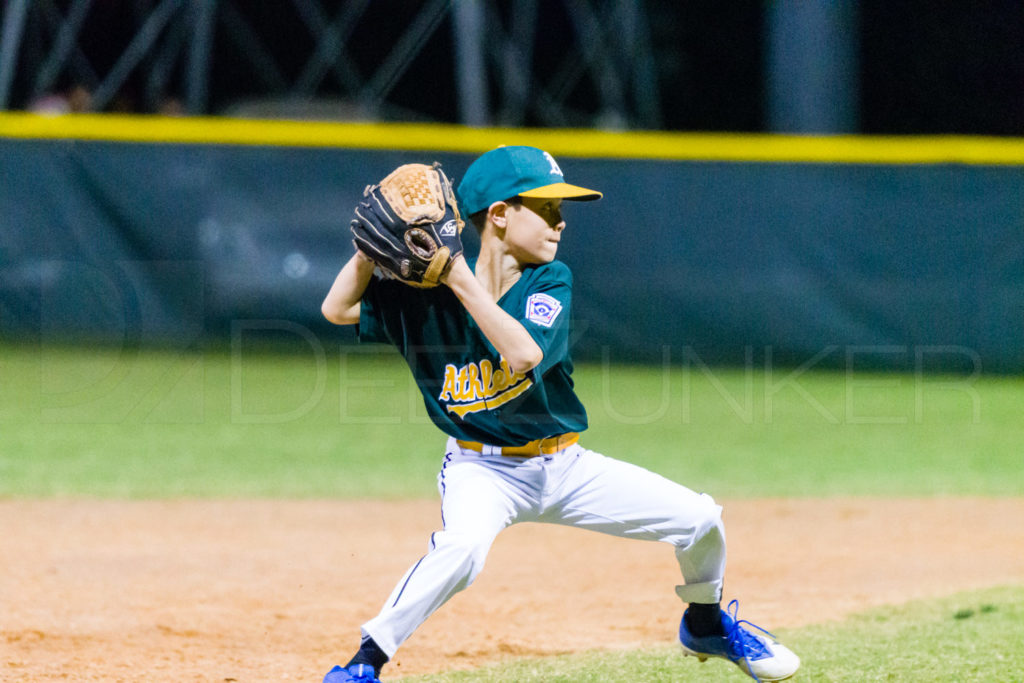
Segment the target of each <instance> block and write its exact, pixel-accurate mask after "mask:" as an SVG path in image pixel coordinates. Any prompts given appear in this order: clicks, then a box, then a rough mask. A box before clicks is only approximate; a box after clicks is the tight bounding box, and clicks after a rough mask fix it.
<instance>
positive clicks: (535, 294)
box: [518, 261, 572, 376]
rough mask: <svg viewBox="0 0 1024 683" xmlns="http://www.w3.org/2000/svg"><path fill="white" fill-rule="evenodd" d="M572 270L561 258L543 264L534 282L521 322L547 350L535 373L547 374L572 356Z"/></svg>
mask: <svg viewBox="0 0 1024 683" xmlns="http://www.w3.org/2000/svg"><path fill="white" fill-rule="evenodd" d="M571 308H572V271H570V270H569V267H568V266H566V265H565V264H564V263H561V262H560V261H554V262H552V263H550V264H547V265H546V266H544V267H543V269H542V270H541V272H539V273H538V274H537V277H536V280H535V281H534V282H532V283H531V285H530V287H529V289H528V291H527V294H526V296H525V300H524V301H523V305H522V308H521V310H520V311H519V316H518V317H519V322H520V323H522V325H523V327H525V328H526V331H527V332H529V333H530V336H531V337H533V340H534V341H535V342H537V346H539V347H540V349H541V351H542V352H543V353H544V358H543V360H541V362H540V365H538V366H537V367H536V368H535V370H534V372H535V373H536V374H537V375H539V376H543V375H544V374H545V373H547V371H548V370H550V369H551V368H553V367H554V366H556V365H558V364H559V363H561V362H562V361H563V360H565V359H566V358H568V356H569V328H570V318H571V313H572V311H571Z"/></svg>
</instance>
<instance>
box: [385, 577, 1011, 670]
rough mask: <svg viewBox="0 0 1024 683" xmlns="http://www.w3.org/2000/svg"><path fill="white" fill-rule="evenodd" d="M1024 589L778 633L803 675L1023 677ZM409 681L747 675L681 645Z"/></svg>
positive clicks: (867, 614) (529, 662) (512, 663)
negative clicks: (691, 654) (687, 654)
mask: <svg viewBox="0 0 1024 683" xmlns="http://www.w3.org/2000/svg"><path fill="white" fill-rule="evenodd" d="M1022 623H1024V589H1021V588H993V589H990V590H985V591H977V592H971V593H961V594H958V595H955V596H951V597H948V598H945V599H942V600H934V601H928V602H915V603H911V604H908V605H906V606H902V607H899V608H885V609H875V610H871V611H869V612H865V613H863V614H859V615H857V616H854V617H852V618H849V619H847V620H845V621H842V622H836V623H829V624H826V625H822V626H814V627H809V628H803V629H792V630H780V631H778V632H777V633H776V635H777V636H779V637H780V639H782V640H783V641H784V642H785V643H786V644H787V645H789V646H791V647H792V648H793V649H794V650H795V651H796V652H799V653H801V656H802V659H801V669H800V672H799V673H798V674H797V678H798V679H799V680H802V681H834V682H836V683H847V682H857V681H914V682H918V681H986V682H995V681H999V682H1000V683H1011V682H1014V681H1016V682H1018V683H1019V682H1020V681H1024V644H1022V643H1021V624H1022ZM405 680H408V681H409V682H410V683H499V682H506V681H516V683H542V682H543V683H606V682H607V681H636V682H637V683H664V682H666V681H737V682H739V681H749V680H750V679H749V678H747V677H746V676H744V675H743V674H741V673H740V672H739V670H738V669H736V668H735V667H733V666H732V665H731V664H727V663H725V662H723V661H721V660H709V661H707V662H704V663H703V664H701V663H699V662H697V660H696V659H693V658H685V659H684V658H681V657H680V653H679V650H678V649H677V648H675V647H671V646H669V647H659V648H651V649H647V650H639V651H636V650H633V651H628V652H610V653H609V652H588V653H581V654H574V655H566V656H562V657H552V658H548V659H540V660H519V661H515V660H513V661H510V662H509V663H504V664H501V665H495V666H490V667H485V668H483V669H480V670H477V671H470V672H458V673H450V674H443V675H434V676H418V677H413V678H409V679H405Z"/></svg>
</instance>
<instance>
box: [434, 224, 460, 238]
mask: <svg viewBox="0 0 1024 683" xmlns="http://www.w3.org/2000/svg"><path fill="white" fill-rule="evenodd" d="M439 233H440V235H441V237H455V236H456V235H458V234H459V226H458V223H457V222H456V221H454V220H450V221H448V222H447V223H445V224H444V225H442V226H441V229H440V230H439Z"/></svg>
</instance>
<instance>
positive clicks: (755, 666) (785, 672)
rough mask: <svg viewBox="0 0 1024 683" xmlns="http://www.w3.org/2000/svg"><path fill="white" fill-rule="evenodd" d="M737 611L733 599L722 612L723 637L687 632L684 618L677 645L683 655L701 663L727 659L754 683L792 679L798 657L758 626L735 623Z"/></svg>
mask: <svg viewBox="0 0 1024 683" xmlns="http://www.w3.org/2000/svg"><path fill="white" fill-rule="evenodd" d="M738 611H739V603H738V602H737V601H736V600H733V601H732V602H730V603H729V608H728V611H726V610H722V627H723V628H724V629H725V635H724V636H704V637H700V638H698V637H696V636H694V635H692V634H691V633H690V631H689V629H687V627H686V618H685V616H684V617H683V620H682V622H681V623H680V624H679V642H680V643H681V644H682V646H683V652H685V653H686V654H687V655H688V656H689V655H692V656H694V657H696V658H697V659H698V660H700V661H702V662H703V661H705V660H706V659H707V658H708V657H721V658H722V659H728V660H729V661H730V662H732V663H733V664H735V665H736V666H738V667H739V668H740V669H742V670H743V672H744V673H745V674H747V675H748V676H750V677H751V678H753V679H754V680H757V681H783V680H785V679H787V678H790V677H792V676H793V674H795V673H796V670H797V669H799V668H800V658H799V657H797V656H796V655H795V654H793V651H792V650H790V649H789V648H788V647H786V646H785V645H782V644H781V643H779V642H778V641H777V640H775V636H773V635H772V634H771V633H769V632H768V631H765V630H764V629H763V628H761V627H760V626H757V625H755V624H752V623H750V622H749V621H746V620H738V619H737V618H736V616H737V612H738ZM753 629H756V630H757V631H760V633H755V632H754V630H753Z"/></svg>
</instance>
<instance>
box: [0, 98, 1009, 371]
mask: <svg viewBox="0 0 1024 683" xmlns="http://www.w3.org/2000/svg"><path fill="white" fill-rule="evenodd" d="M498 144H534V145H537V146H540V147H543V148H545V149H548V150H549V151H551V152H552V153H553V154H554V155H555V156H556V157H558V158H559V160H560V162H561V164H562V168H563V169H564V170H565V172H566V175H567V177H568V179H569V180H570V182H576V183H579V184H582V185H585V186H589V187H594V188H597V189H600V190H602V191H603V192H604V193H605V198H604V199H603V200H602V201H600V202H596V203H589V204H579V205H573V206H571V207H569V208H568V210H567V211H566V218H567V220H568V222H569V227H568V231H567V232H566V235H565V239H564V240H563V246H562V249H561V252H560V258H562V259H563V260H565V261H566V262H568V263H569V264H570V265H571V267H572V268H573V271H574V273H575V275H576V285H575V311H574V314H575V320H576V329H577V332H578V334H577V341H576V343H575V351H576V355H577V357H578V358H581V359H587V358H589V359H600V358H610V359H612V360H618V361H631V360H636V361H642V362H655V363H663V362H670V363H695V364H697V363H707V364H709V365H710V364H751V363H753V364H758V365H760V364H763V363H784V364H787V365H791V366H797V367H800V366H804V367H811V366H816V367H843V368H854V369H860V368H865V369H868V368H872V369H875V368H892V369H900V370H907V369H926V370H935V369H939V370H960V371H968V372H1020V371H1022V370H1024V140H1015V139H989V138H959V137H948V138H942V137H940V138H862V137H831V138H803V137H786V136H738V135H737V136H731V135H707V136H705V135H688V134H665V133H600V132H593V131H557V130H536V131H530V130H496V129H467V128H461V127H456V126H440V125H436V126H435V125H396V124H392V125H383V124H335V123H296V122H288V123H285V122H258V121H235V120H228V119H203V118H198V119H164V118H156V117H113V116H64V117H50V118H47V117H39V116H33V115H27V114H6V115H0V337H2V338H4V339H9V340H29V341H44V342H46V341H54V342H62V343H63V342H69V341H70V342H76V343H96V344H107V345H110V344H113V345H134V344H161V345H172V346H179V347H190V346H194V345H201V344H203V343H206V342H209V341H211V340H213V341H216V340H230V339H235V340H237V339H238V337H239V335H244V334H248V335H264V336H269V337H274V338H276V339H278V340H291V341H294V342H296V344H297V345H298V347H308V346H309V345H314V346H316V345H323V346H325V347H328V346H329V345H332V344H336V343H338V342H341V343H348V342H349V341H351V340H352V332H351V330H350V329H339V328H332V327H330V326H329V325H327V324H326V323H324V322H322V321H321V319H320V313H319V306H320V301H321V300H322V298H323V295H324V293H325V292H326V291H327V288H328V287H329V286H330V283H331V281H332V280H333V277H334V275H335V274H336V272H337V270H338V268H339V267H340V265H341V264H342V262H343V261H344V260H345V259H346V258H347V257H348V256H349V255H350V254H351V250H352V246H351V242H350V239H349V235H348V221H349V217H350V214H351V209H352V207H353V206H354V205H355V203H356V201H357V200H358V198H359V196H360V193H361V191H362V188H363V186H364V185H365V184H366V183H368V182H371V181H373V180H376V179H379V178H380V177H382V176H383V175H385V174H386V173H387V172H388V171H389V170H390V169H391V168H393V167H394V166H396V165H398V164H400V163H405V162H408V161H433V160H439V161H441V162H442V163H443V164H444V167H445V169H446V171H448V173H449V175H451V176H453V177H455V178H456V179H457V178H458V177H459V176H461V174H462V172H463V171H464V170H465V168H466V166H467V165H468V164H469V162H470V161H471V160H472V159H473V157H474V156H475V155H476V154H478V153H480V152H483V151H486V150H487V149H490V148H491V147H494V146H496V145H498ZM467 243H468V245H469V250H470V251H473V250H474V248H475V243H474V240H473V238H472V236H470V237H469V239H467Z"/></svg>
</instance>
